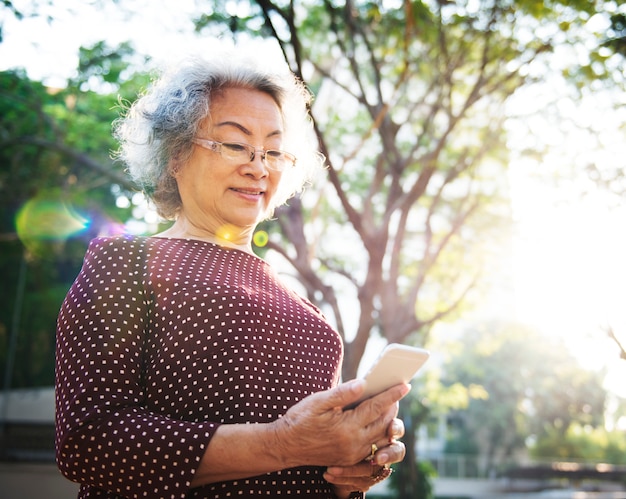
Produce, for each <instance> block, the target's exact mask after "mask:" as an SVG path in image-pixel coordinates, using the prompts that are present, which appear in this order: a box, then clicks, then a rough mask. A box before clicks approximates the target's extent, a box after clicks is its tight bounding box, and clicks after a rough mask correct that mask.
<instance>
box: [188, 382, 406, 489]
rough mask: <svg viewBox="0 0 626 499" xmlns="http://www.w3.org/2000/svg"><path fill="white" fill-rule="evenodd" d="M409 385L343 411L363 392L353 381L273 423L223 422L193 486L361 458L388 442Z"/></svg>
mask: <svg viewBox="0 0 626 499" xmlns="http://www.w3.org/2000/svg"><path fill="white" fill-rule="evenodd" d="M408 390H409V387H408V385H398V386H395V387H393V388H390V389H389V390H387V391H386V392H383V393H382V394H380V395H378V396H376V397H373V398H372V399H370V400H368V401H366V402H363V403H362V404H361V405H359V407H357V408H356V409H354V410H349V411H344V410H343V407H345V406H347V405H349V404H351V403H352V402H354V401H356V400H358V399H359V397H360V396H361V394H362V392H363V383H362V382H361V381H352V382H349V383H344V384H343V385H340V386H338V387H336V388H333V389H331V390H328V391H325V392H319V393H315V394H313V395H310V396H309V397H307V398H305V399H303V400H302V401H300V402H299V403H298V404H296V405H295V406H293V407H292V408H291V409H290V410H289V411H287V413H286V414H285V416H283V417H282V418H280V419H278V420H277V421H274V422H272V423H268V424H254V425H222V426H220V427H219V429H218V430H217V431H216V432H215V435H214V436H213V438H212V439H211V443H210V444H209V445H208V447H207V449H206V452H205V453H204V456H203V458H202V461H201V463H200V466H199V467H198V471H197V472H196V475H195V477H194V479H193V481H192V486H199V485H203V484H206V483H212V482H218V481H223V480H236V479H239V478H246V477H249V476H255V475H259V474H262V473H268V472H272V471H277V470H281V469H286V468H292V467H296V466H346V467H347V466H352V465H355V464H356V463H359V462H362V461H363V459H364V458H365V457H366V456H367V455H369V454H370V452H371V445H372V443H376V442H378V443H379V444H380V447H381V448H383V447H385V446H386V445H388V444H389V433H388V432H389V428H391V427H392V426H393V424H392V422H393V421H394V418H395V414H396V412H397V401H398V400H400V399H401V398H402V397H403V396H404V395H406V393H407V392H408ZM399 453H402V456H403V450H402V452H400V451H397V449H396V448H395V447H394V448H393V449H392V450H391V451H388V452H387V454H388V458H389V459H390V460H393V459H395V460H399V459H397V457H398V456H397V454H399ZM401 458H402V457H400V459H401ZM390 462H392V461H390ZM368 466H369V464H368ZM368 473H369V472H368Z"/></svg>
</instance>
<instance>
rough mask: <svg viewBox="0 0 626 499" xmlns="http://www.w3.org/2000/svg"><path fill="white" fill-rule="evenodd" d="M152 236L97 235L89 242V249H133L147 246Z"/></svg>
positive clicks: (100, 250) (101, 250)
mask: <svg viewBox="0 0 626 499" xmlns="http://www.w3.org/2000/svg"><path fill="white" fill-rule="evenodd" d="M149 239H150V238H148V237H146V236H135V235H128V234H124V235H118V236H100V237H95V238H94V239H92V240H91V241H90V242H89V251H91V252H103V251H105V252H106V251H127V252H128V251H133V250H142V249H143V248H145V246H146V244H147V243H148V240H149Z"/></svg>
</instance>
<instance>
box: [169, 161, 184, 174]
mask: <svg viewBox="0 0 626 499" xmlns="http://www.w3.org/2000/svg"><path fill="white" fill-rule="evenodd" d="M182 167H183V163H182V161H180V160H177V159H171V160H170V162H169V164H168V165H167V172H168V173H169V174H170V175H171V176H172V177H173V178H177V177H178V174H179V173H180V171H181V170H182Z"/></svg>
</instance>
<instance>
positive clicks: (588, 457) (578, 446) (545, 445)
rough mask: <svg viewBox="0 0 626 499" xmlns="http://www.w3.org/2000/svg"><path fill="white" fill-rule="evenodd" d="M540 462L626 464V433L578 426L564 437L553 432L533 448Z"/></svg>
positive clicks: (531, 451) (570, 428) (560, 433)
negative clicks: (568, 461) (547, 460)
mask: <svg viewBox="0 0 626 499" xmlns="http://www.w3.org/2000/svg"><path fill="white" fill-rule="evenodd" d="M530 453H531V456H532V457H534V458H536V459H538V460H541V459H554V458H559V459H563V460H565V459H570V460H580V461H585V462H596V463H611V464H626V433H624V432H623V431H619V430H613V431H607V430H606V429H604V428H590V427H588V426H581V425H579V424H575V425H572V426H570V427H569V428H568V429H567V431H566V432H565V434H563V433H562V432H556V431H552V432H549V433H548V434H546V435H544V436H543V437H541V438H540V439H538V440H537V442H536V443H535V444H534V445H532V446H531V448H530Z"/></svg>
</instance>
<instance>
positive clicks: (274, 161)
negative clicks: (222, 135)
mask: <svg viewBox="0 0 626 499" xmlns="http://www.w3.org/2000/svg"><path fill="white" fill-rule="evenodd" d="M193 142H194V144H197V145H199V146H200V147H204V148H205V149H208V150H209V151H213V152H217V153H219V154H221V155H222V158H224V159H226V160H228V161H233V162H242V163H247V162H248V161H254V157H255V156H256V154H257V153H259V154H260V156H261V159H262V160H263V163H264V164H265V166H267V167H268V168H270V169H272V170H276V171H279V172H282V171H283V170H286V169H287V168H293V167H294V166H295V165H296V157H295V156H294V155H293V154H290V153H288V152H285V151H280V150H278V149H255V148H254V147H253V146H251V145H250V144H242V143H241V142H217V141H215V140H208V139H199V138H194V139H193Z"/></svg>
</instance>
